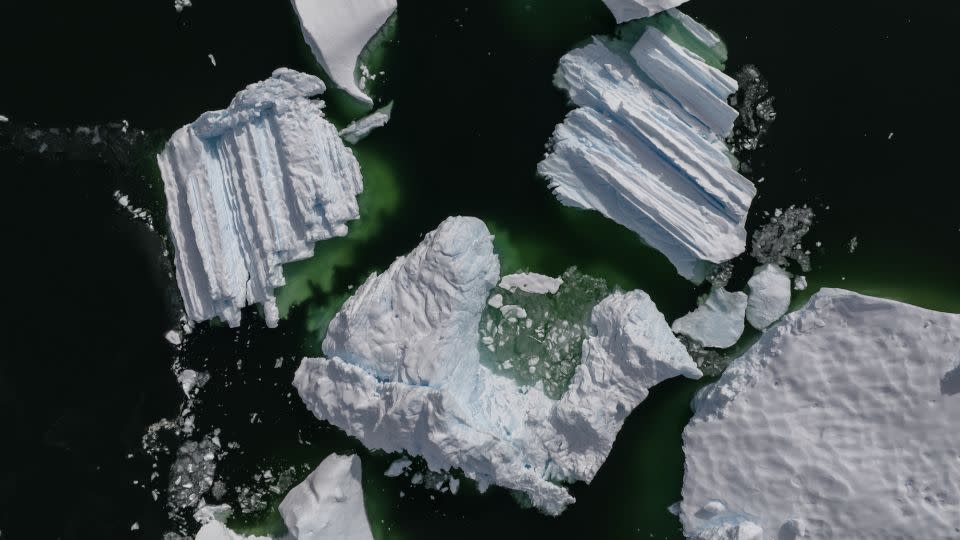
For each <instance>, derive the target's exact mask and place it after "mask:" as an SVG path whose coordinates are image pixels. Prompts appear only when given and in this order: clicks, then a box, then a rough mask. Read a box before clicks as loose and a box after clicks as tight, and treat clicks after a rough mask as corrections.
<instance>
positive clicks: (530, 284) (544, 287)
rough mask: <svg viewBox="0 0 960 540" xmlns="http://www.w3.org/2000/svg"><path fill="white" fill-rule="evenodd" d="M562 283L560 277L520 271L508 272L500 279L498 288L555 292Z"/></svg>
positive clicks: (541, 292)
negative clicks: (515, 272) (516, 272)
mask: <svg viewBox="0 0 960 540" xmlns="http://www.w3.org/2000/svg"><path fill="white" fill-rule="evenodd" d="M561 285H563V279H562V278H555V277H550V276H545V275H543V274H535V273H533V272H521V273H518V274H510V275H508V276H503V277H502V278H501V279H500V288H501V289H506V290H508V291H510V292H513V291H515V290H517V289H520V290H521V291H524V292H528V293H532V294H548V293H549V294H556V292H557V291H558V290H560V286H561Z"/></svg>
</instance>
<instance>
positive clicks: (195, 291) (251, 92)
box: [157, 68, 363, 326]
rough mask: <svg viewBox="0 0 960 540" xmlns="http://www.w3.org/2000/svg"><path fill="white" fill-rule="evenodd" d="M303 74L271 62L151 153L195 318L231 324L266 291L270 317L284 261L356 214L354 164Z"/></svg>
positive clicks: (307, 251) (318, 88)
mask: <svg viewBox="0 0 960 540" xmlns="http://www.w3.org/2000/svg"><path fill="white" fill-rule="evenodd" d="M324 90H325V88H324V85H323V82H322V81H321V80H320V79H318V78H316V77H314V76H312V75H306V74H303V73H299V72H296V71H292V70H289V69H283V68H281V69H278V70H276V71H274V72H273V75H272V76H271V77H270V78H269V79H267V80H265V81H261V82H258V83H255V84H252V85H250V86H248V87H247V88H246V89H244V90H242V91H241V92H239V93H238V94H237V96H236V97H235V98H234V99H233V101H232V102H231V103H230V106H229V107H228V108H226V109H224V110H221V111H212V112H208V113H205V114H204V115H202V116H201V117H200V118H199V119H197V120H196V121H195V122H193V123H192V124H190V125H187V126H184V127H183V128H181V129H179V130H178V131H177V132H176V133H174V134H173V136H172V137H171V138H170V141H169V142H168V143H167V145H166V147H165V148H164V150H163V152H162V153H161V154H160V155H159V156H158V157H157V161H158V163H159V165H160V172H161V175H162V176H163V183H164V190H165V192H166V197H167V215H168V217H169V220H170V232H171V238H172V239H173V243H174V247H175V248H176V249H175V251H176V267H177V284H178V285H179V287H180V294H181V296H182V297H183V303H184V307H185V308H186V312H187V316H188V317H189V318H190V319H191V320H193V321H204V320H207V319H211V318H213V317H220V318H221V319H223V320H224V321H226V322H228V323H229V324H230V326H237V325H239V324H240V310H241V309H242V308H243V307H244V306H246V305H248V304H255V303H260V302H263V303H264V304H265V305H264V310H265V312H266V318H267V323H268V325H270V326H276V324H277V318H278V313H277V306H276V299H275V297H274V295H273V290H274V288H276V287H280V286H282V285H283V284H284V278H283V272H282V269H281V265H282V264H284V263H287V262H291V261H295V260H299V259H304V258H308V257H310V256H312V255H313V246H314V243H315V242H317V241H318V240H325V239H328V238H332V237H335V236H344V235H345V234H347V222H348V221H350V220H353V219H357V218H358V217H359V215H360V214H359V208H358V206H357V195H358V194H359V193H360V192H361V191H362V190H363V180H362V178H361V176H360V166H359V164H358V163H357V160H356V158H354V156H353V154H352V153H351V152H350V150H348V149H347V148H346V147H345V146H344V145H343V142H342V141H341V140H340V137H339V136H338V134H337V129H336V128H335V127H334V125H333V124H331V123H330V122H329V121H328V120H327V119H326V118H324V115H323V102H322V101H316V100H311V99H308V98H309V97H311V96H315V95H317V94H320V93H322V92H324Z"/></svg>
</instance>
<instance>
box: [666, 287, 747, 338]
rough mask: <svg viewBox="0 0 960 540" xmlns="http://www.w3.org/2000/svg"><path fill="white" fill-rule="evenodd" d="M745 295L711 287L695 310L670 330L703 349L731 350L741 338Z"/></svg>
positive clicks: (676, 322)
mask: <svg viewBox="0 0 960 540" xmlns="http://www.w3.org/2000/svg"><path fill="white" fill-rule="evenodd" d="M747 305H748V299H747V295H746V294H744V293H742V292H729V291H727V290H726V289H723V288H717V287H714V288H713V289H711V290H710V294H709V295H707V297H706V299H705V300H704V301H703V303H702V304H700V306H699V307H697V309H695V310H693V311H691V312H690V313H688V314H686V315H684V316H683V317H680V318H679V319H677V320H676V321H674V322H673V331H674V332H676V333H678V334H683V335H685V336H688V337H690V338H691V339H693V340H695V341H696V342H697V343H699V344H701V345H703V346H704V347H715V348H718V349H726V348H727V347H733V346H734V345H735V344H736V343H737V340H739V339H740V336H742V335H743V330H744V324H743V318H744V316H745V314H746V310H747Z"/></svg>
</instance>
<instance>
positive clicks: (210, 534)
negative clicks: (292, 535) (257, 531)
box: [196, 521, 274, 540]
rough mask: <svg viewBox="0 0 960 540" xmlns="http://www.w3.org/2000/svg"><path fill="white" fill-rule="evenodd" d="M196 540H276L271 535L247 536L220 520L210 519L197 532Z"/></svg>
mask: <svg viewBox="0 0 960 540" xmlns="http://www.w3.org/2000/svg"><path fill="white" fill-rule="evenodd" d="M196 540H274V539H273V538H270V537H269V536H245V535H242V534H237V533H235V532H233V531H231V530H230V529H228V528H227V526H226V525H224V524H223V523H220V522H219V521H208V522H207V523H206V524H205V525H204V526H203V527H200V531H199V532H197V539H196Z"/></svg>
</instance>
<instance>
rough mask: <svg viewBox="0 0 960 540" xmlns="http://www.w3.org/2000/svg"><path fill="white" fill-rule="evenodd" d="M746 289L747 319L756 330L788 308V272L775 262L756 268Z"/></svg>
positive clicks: (778, 317) (771, 321)
mask: <svg viewBox="0 0 960 540" xmlns="http://www.w3.org/2000/svg"><path fill="white" fill-rule="evenodd" d="M747 289H748V290H749V291H750V298H749V299H748V300H747V321H748V322H749V323H750V325H751V326H753V327H754V328H756V329H757V330H763V329H765V328H766V327H768V326H770V325H771V324H773V323H775V322H777V321H778V320H779V319H780V317H783V316H784V315H786V313H787V310H788V309H790V274H788V273H787V272H786V271H785V270H783V269H782V268H780V267H779V266H777V265H775V264H765V265H763V266H761V267H760V268H757V269H756V270H755V271H754V272H753V277H751V278H750V281H748V282H747Z"/></svg>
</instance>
